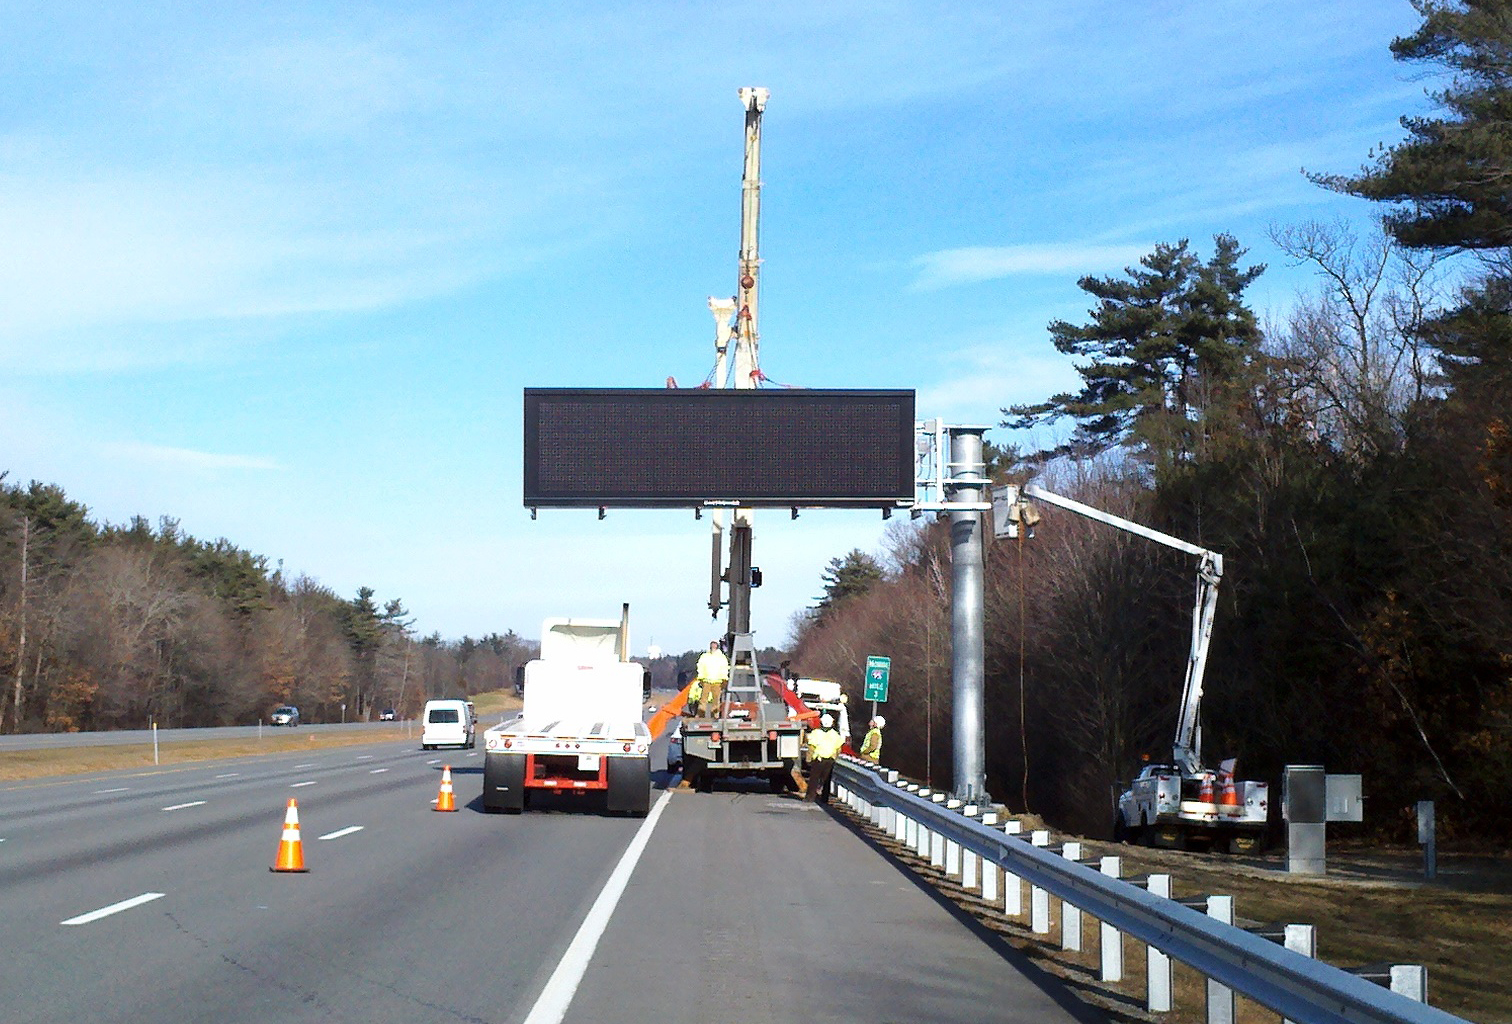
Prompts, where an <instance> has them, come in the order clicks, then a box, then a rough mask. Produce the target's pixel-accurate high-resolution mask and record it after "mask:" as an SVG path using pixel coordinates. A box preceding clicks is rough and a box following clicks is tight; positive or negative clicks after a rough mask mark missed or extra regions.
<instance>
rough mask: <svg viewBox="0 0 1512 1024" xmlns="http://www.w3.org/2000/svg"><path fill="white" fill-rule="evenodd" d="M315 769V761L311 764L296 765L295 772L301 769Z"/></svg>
mask: <svg viewBox="0 0 1512 1024" xmlns="http://www.w3.org/2000/svg"><path fill="white" fill-rule="evenodd" d="M314 767H315V763H314V762H313V761H312V762H311V763H309V764H296V765H295V766H294V770H295V771H298V770H299V769H301V768H314Z"/></svg>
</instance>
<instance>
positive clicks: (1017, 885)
mask: <svg viewBox="0 0 1512 1024" xmlns="http://www.w3.org/2000/svg"><path fill="white" fill-rule="evenodd" d="M1023 832H1024V823H1023V822H1022V821H1008V822H1004V823H1003V833H1004V834H1005V835H1010V836H1017V835H1022V834H1023ZM1003 913H1005V914H1007V915H1008V916H1009V917H1022V916H1023V914H1024V880H1023V879H1022V878H1020V877H1019V876H1018V875H1015V874H1014V873H1013V872H1012V871H1009V870H1008V869H1007V868H1004V869H1003Z"/></svg>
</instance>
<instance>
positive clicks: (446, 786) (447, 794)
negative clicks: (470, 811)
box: [436, 764, 457, 811]
mask: <svg viewBox="0 0 1512 1024" xmlns="http://www.w3.org/2000/svg"><path fill="white" fill-rule="evenodd" d="M456 809H457V797H456V794H455V793H453V792H452V783H451V765H449V764H444V765H442V766H441V792H440V794H439V795H438V796H437V797H436V810H438V811H455V810H456Z"/></svg>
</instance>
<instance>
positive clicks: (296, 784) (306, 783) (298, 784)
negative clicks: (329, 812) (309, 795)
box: [289, 782, 315, 789]
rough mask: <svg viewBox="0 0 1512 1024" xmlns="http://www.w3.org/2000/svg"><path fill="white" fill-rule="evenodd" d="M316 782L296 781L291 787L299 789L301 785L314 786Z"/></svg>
mask: <svg viewBox="0 0 1512 1024" xmlns="http://www.w3.org/2000/svg"><path fill="white" fill-rule="evenodd" d="M313 785H315V783H314V782H296V783H293V784H292V785H290V786H289V788H290V789H298V788H299V787H300V786H313Z"/></svg>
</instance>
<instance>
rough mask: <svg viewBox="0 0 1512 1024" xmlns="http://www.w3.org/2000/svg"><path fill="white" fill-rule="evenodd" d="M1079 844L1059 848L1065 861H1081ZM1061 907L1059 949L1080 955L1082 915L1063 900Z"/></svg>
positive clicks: (1077, 908) (1074, 906) (1078, 909)
mask: <svg viewBox="0 0 1512 1024" xmlns="http://www.w3.org/2000/svg"><path fill="white" fill-rule="evenodd" d="M1081 855H1082V847H1081V843H1066V844H1065V845H1063V846H1062V847H1061V856H1062V857H1065V858H1066V859H1067V860H1081ZM1060 905H1061V949H1064V950H1066V951H1067V952H1071V953H1080V952H1081V948H1082V913H1081V908H1080V907H1078V906H1076V905H1075V904H1074V903H1068V902H1066V901H1065V900H1061V901H1060Z"/></svg>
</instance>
